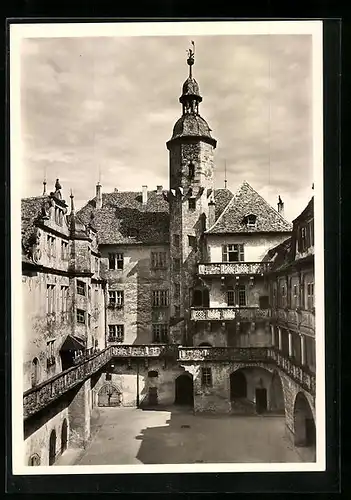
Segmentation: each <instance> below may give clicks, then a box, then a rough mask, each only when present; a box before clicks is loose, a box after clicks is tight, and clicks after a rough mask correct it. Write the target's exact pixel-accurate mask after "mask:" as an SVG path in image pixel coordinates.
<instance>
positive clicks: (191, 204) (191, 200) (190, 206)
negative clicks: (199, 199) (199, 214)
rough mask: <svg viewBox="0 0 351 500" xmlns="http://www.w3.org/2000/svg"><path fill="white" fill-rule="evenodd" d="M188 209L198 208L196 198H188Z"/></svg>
mask: <svg viewBox="0 0 351 500" xmlns="http://www.w3.org/2000/svg"><path fill="white" fill-rule="evenodd" d="M188 209H189V210H192V211H194V210H196V198H193V197H191V198H188Z"/></svg>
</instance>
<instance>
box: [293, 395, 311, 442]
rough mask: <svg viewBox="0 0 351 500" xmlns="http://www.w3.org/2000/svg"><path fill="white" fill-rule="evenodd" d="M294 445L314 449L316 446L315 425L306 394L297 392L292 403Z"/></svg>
mask: <svg viewBox="0 0 351 500" xmlns="http://www.w3.org/2000/svg"><path fill="white" fill-rule="evenodd" d="M294 441H295V446H301V447H308V448H312V449H314V448H315V446H316V426H315V422H314V418H313V413H312V410H311V407H310V405H309V402H308V401H307V399H306V396H305V395H304V394H303V393H302V392H299V393H298V394H297V396H296V399H295V405H294Z"/></svg>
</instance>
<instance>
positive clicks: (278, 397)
mask: <svg viewBox="0 0 351 500" xmlns="http://www.w3.org/2000/svg"><path fill="white" fill-rule="evenodd" d="M269 393H270V394H269V396H270V410H271V411H272V412H274V413H284V412H285V401H284V391H283V384H282V381H281V378H280V375H279V373H278V372H276V371H274V372H273V375H272V381H271V385H270V389H269Z"/></svg>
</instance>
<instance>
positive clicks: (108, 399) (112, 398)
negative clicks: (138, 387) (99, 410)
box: [98, 384, 122, 406]
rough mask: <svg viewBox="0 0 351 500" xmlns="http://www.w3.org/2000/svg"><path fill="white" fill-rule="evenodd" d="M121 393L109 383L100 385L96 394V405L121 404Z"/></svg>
mask: <svg viewBox="0 0 351 500" xmlns="http://www.w3.org/2000/svg"><path fill="white" fill-rule="evenodd" d="M121 403H122V394H121V393H120V392H119V391H118V390H117V389H116V387H114V386H113V385H111V384H105V385H103V386H102V387H101V389H100V390H99V394H98V406H121Z"/></svg>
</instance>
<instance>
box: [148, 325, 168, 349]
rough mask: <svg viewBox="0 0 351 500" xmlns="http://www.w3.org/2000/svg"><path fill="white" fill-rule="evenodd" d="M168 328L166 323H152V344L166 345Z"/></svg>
mask: <svg viewBox="0 0 351 500" xmlns="http://www.w3.org/2000/svg"><path fill="white" fill-rule="evenodd" d="M168 342H169V326H168V324H167V323H153V325H152V343H153V344H168Z"/></svg>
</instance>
